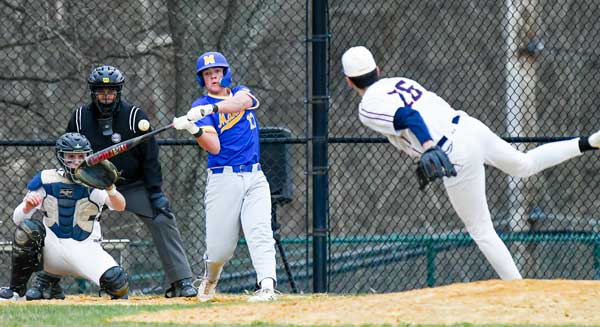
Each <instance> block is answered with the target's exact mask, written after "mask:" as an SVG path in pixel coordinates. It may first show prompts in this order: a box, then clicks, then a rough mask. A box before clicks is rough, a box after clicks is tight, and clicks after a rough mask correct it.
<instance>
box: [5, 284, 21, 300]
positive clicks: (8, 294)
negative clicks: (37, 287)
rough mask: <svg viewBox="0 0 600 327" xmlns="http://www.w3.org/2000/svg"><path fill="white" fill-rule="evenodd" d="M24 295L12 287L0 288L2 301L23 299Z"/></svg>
mask: <svg viewBox="0 0 600 327" xmlns="http://www.w3.org/2000/svg"><path fill="white" fill-rule="evenodd" d="M23 300H25V297H24V296H19V293H17V292H15V291H13V290H12V289H11V288H10V287H2V288H0V301H23Z"/></svg>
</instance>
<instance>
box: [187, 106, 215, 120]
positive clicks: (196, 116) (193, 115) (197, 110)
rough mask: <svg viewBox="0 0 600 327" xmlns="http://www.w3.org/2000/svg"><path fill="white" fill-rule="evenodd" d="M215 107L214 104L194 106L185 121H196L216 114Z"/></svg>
mask: <svg viewBox="0 0 600 327" xmlns="http://www.w3.org/2000/svg"><path fill="white" fill-rule="evenodd" d="M216 108H217V106H216V105H214V104H203V105H200V106H195V107H193V108H192V109H190V111H188V113H187V119H189V120H191V121H197V120H200V119H202V118H203V117H205V116H207V115H210V114H212V113H213V112H217V109H216Z"/></svg>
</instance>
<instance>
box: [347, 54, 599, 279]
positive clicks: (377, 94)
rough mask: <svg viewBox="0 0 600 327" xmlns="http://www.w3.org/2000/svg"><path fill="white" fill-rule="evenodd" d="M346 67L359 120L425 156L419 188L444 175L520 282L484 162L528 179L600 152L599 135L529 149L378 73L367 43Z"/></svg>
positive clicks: (495, 261) (492, 257)
mask: <svg viewBox="0 0 600 327" xmlns="http://www.w3.org/2000/svg"><path fill="white" fill-rule="evenodd" d="M342 65H343V68H344V75H346V81H347V83H348V85H349V86H350V87H352V88H353V89H354V90H355V91H356V92H357V93H358V94H359V95H360V96H361V97H362V99H361V102H360V105H359V109H358V115H359V118H360V121H361V122H362V123H363V124H364V125H366V126H368V127H369V128H371V129H373V130H375V131H377V132H380V133H382V134H383V135H385V136H386V137H387V138H388V140H389V141H390V143H391V144H393V145H394V146H395V147H396V148H398V149H399V150H401V151H403V152H405V153H407V154H408V155H410V156H412V157H415V158H419V163H418V168H417V176H418V179H419V183H420V185H421V189H425V187H426V186H427V184H428V183H430V182H432V181H435V180H436V179H441V180H442V181H443V183H444V187H445V188H446V192H447V193H448V197H449V198H450V202H451V203H452V206H453V207H454V210H456V213H458V216H459V217H460V219H461V220H462V221H463V223H464V224H465V226H466V227H467V231H468V232H469V234H470V235H471V237H472V238H473V240H474V241H475V243H477V246H478V247H479V249H480V250H481V252H483V254H484V255H485V257H486V259H487V260H488V261H489V262H490V264H491V265H492V266H493V267H494V270H496V272H497V273H498V275H499V276H500V278H502V279H504V280H510V279H521V274H520V273H519V270H518V269H517V266H516V265H515V262H514V260H513V258H512V257H511V255H510V252H509V251H508V248H507V247H506V245H505V244H504V243H503V242H502V240H501V239H500V237H498V234H496V231H495V230H494V226H493V224H492V218H491V214H490V211H489V209H488V205H487V201H486V197H485V168H484V165H491V166H494V167H496V168H498V169H500V170H502V171H503V172H505V173H507V174H510V175H512V176H517V177H528V176H531V175H533V174H535V173H538V172H540V171H542V170H544V169H546V168H548V167H552V166H554V165H557V164H559V163H561V162H564V161H565V160H568V159H571V158H575V157H577V156H580V155H581V154H582V153H583V152H584V151H590V150H597V149H598V148H600V132H596V133H594V134H592V135H591V136H589V137H579V138H574V139H571V140H566V141H560V142H552V143H548V144H544V145H541V146H539V147H537V148H535V149H533V150H531V151H529V152H527V153H523V152H520V151H518V150H517V149H515V148H513V147H512V146H510V144H508V143H507V142H505V141H504V140H502V139H501V138H500V137H498V136H497V135H496V134H494V133H493V132H492V131H491V130H490V129H489V128H488V127H487V126H485V125H484V124H483V123H482V122H481V121H479V120H477V119H476V118H473V117H471V116H469V115H467V114H466V113H465V112H463V111H457V110H454V109H453V108H452V107H451V106H450V105H449V104H448V103H447V102H446V101H444V100H443V99H442V98H440V97H439V96H437V95H436V94H435V93H433V92H431V91H428V90H426V89H425V88H423V87H422V86H421V85H420V84H419V83H417V82H416V81H413V80H411V79H408V78H405V77H392V78H379V68H378V67H377V65H376V64H375V59H374V58H373V55H372V54H371V52H370V51H369V50H368V49H367V48H365V47H362V46H359V47H353V48H350V49H348V50H347V51H346V52H345V53H344V55H343V56H342Z"/></svg>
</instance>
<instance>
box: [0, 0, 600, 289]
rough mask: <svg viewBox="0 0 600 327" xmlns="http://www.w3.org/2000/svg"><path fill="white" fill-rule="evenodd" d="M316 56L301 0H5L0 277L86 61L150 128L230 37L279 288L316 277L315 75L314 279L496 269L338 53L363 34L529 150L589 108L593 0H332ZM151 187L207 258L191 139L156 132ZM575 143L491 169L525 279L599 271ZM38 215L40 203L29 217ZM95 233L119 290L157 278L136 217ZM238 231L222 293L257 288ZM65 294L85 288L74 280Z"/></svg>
mask: <svg viewBox="0 0 600 327" xmlns="http://www.w3.org/2000/svg"><path fill="white" fill-rule="evenodd" d="M327 7H328V9H327V10H328V12H327V13H325V14H327V15H328V17H329V26H328V28H329V31H330V34H329V36H330V37H329V41H328V44H329V45H328V49H329V53H328V56H329V59H328V64H329V75H328V76H325V77H320V76H312V75H311V74H310V73H309V72H310V71H311V68H310V67H311V65H312V63H311V49H312V48H311V42H312V41H311V40H313V38H312V34H311V23H310V22H311V17H312V16H313V15H315V14H316V13H314V12H312V11H311V8H312V3H311V2H304V1H257V0H254V1H253V0H239V1H235V0H232V1H201V2H199V3H198V2H192V1H172V0H166V1H165V0H150V1H133V2H132V1H128V2H122V1H114V0H113V1H103V2H81V1H80V2H77V1H69V0H64V1H61V0H52V1H45V0H43V1H35V2H34V1H18V0H16V1H0V11H1V13H2V18H3V19H2V23H0V35H1V36H2V37H1V39H0V40H2V41H0V65H1V67H0V112H1V113H2V116H3V117H4V118H3V121H4V122H5V123H4V124H2V126H0V146H1V147H2V151H1V152H0V160H1V161H0V171H1V172H0V180H1V181H2V183H3V185H4V187H3V188H2V190H1V191H0V192H2V196H1V197H2V201H1V202H0V210H1V212H2V216H1V217H0V220H1V221H2V223H0V250H1V251H0V267H3V268H1V269H0V284H1V285H7V284H8V278H9V276H10V246H9V245H8V244H9V242H10V241H11V240H12V238H13V234H14V230H15V226H14V224H13V223H12V221H11V216H12V212H13V210H14V208H15V207H16V206H17V205H18V204H19V203H20V201H21V200H22V198H23V196H24V194H25V186H26V183H27V182H28V181H29V180H30V178H31V177H32V176H33V175H34V174H35V172H36V171H38V170H41V169H46V168H52V167H55V166H56V165H57V162H56V160H55V156H54V149H53V144H54V140H55V139H56V138H57V137H58V136H59V135H61V134H62V133H63V132H64V130H65V128H66V124H67V122H68V119H69V117H70V115H71V113H72V111H73V110H74V109H75V108H77V107H79V106H80V105H82V104H85V103H87V102H89V101H90V96H89V90H88V89H87V84H86V81H85V79H86V77H87V75H88V73H89V71H90V70H91V69H92V68H93V67H95V66H97V65H100V64H109V65H113V66H116V67H118V68H119V69H120V70H121V71H122V72H123V73H124V75H125V77H126V81H125V86H124V91H123V98H125V99H127V100H128V101H131V102H133V103H134V104H136V105H138V106H140V107H141V108H142V109H143V110H144V111H145V112H146V113H147V114H148V115H149V117H150V121H151V123H152V125H153V127H155V128H157V127H160V126H163V125H166V124H168V123H170V121H171V119H172V118H173V117H175V116H180V115H182V114H184V113H185V112H187V110H188V109H189V106H190V104H191V102H192V101H193V100H194V99H195V98H196V97H197V96H198V95H200V94H201V90H200V89H199V88H198V86H197V84H196V81H195V78H194V68H195V61H196V58H197V56H198V55H199V54H201V53H202V52H205V51H210V50H216V51H220V52H222V53H224V54H225V56H226V57H227V59H228V61H229V63H230V65H231V70H232V74H233V80H234V83H243V84H245V85H248V86H249V87H250V88H251V89H252V90H253V91H254V92H255V93H256V95H257V97H258V98H259V100H260V101H261V107H260V108H259V109H258V110H257V117H258V120H259V122H260V124H261V129H262V131H261V138H262V140H261V156H262V159H261V162H262V164H263V166H264V167H265V173H266V175H267V178H268V179H269V182H270V184H271V188H272V194H273V214H272V217H273V226H274V227H277V228H275V235H276V237H277V238H278V239H279V240H280V241H279V242H278V243H277V244H278V256H277V260H278V278H279V288H280V289H281V290H282V291H283V292H293V291H299V292H310V291H311V290H312V271H313V270H312V264H313V263H312V252H313V249H312V248H311V245H312V242H311V240H312V230H311V226H312V222H313V218H314V217H313V212H312V205H311V201H312V198H311V196H312V194H313V191H314V190H313V189H312V187H311V179H310V177H311V174H312V169H311V168H312V167H311V162H312V161H311V159H312V158H313V156H314V153H312V151H311V147H310V144H311V138H310V135H312V134H311V133H312V132H313V126H312V125H311V119H312V115H313V113H312V111H311V108H312V107H311V103H312V102H311V99H312V98H311V94H310V91H309V90H310V85H311V83H312V79H313V78H327V80H328V83H329V84H328V88H329V94H330V98H329V132H328V135H329V137H328V141H329V146H328V158H329V169H328V181H329V195H328V204H329V208H328V211H329V217H328V218H329V234H328V241H329V242H328V250H329V251H328V256H329V257H328V259H329V260H328V289H329V291H331V292H343V293H347V292H361V293H364V292H372V291H376V292H390V291H399V290H405V289H411V288H418V287H426V286H435V285H444V284H448V283H452V282H458V281H472V280H480V279H489V278H497V277H496V275H495V273H494V271H493V270H492V268H491V267H490V266H489V264H488V263H487V261H486V260H485V258H484V257H483V255H482V254H481V253H480V252H479V250H478V249H477V247H476V245H474V243H473V242H472V240H471V239H470V237H469V236H468V235H467V234H466V231H465V229H464V226H463V225H462V223H461V221H460V220H459V218H458V217H457V216H456V214H455V213H454V211H453V209H452V207H451V206H450V204H449V201H448V198H447V196H446V194H445V193H444V191H443V189H442V187H441V185H438V184H436V185H434V186H433V187H430V188H429V189H428V192H426V193H423V192H419V191H418V187H417V179H416V176H415V175H414V163H413V162H412V160H410V159H408V157H406V156H404V155H402V154H400V153H399V152H398V151H397V150H395V148H394V147H393V146H391V145H390V144H388V143H387V142H386V141H385V140H384V139H382V138H381V137H380V136H379V135H377V134H375V133H373V132H371V131H370V130H367V129H366V128H365V127H363V126H362V125H361V124H360V122H359V120H358V117H357V105H358V102H359V99H358V98H357V97H356V96H355V94H354V93H353V92H352V90H350V89H349V88H348V87H347V85H346V84H345V81H344V79H343V76H342V72H341V63H340V57H341V54H342V53H343V51H345V50H346V49H347V48H348V47H350V46H354V45H365V46H367V47H369V48H370V49H371V50H372V51H373V53H374V55H375V58H376V60H377V61H378V63H379V65H380V68H381V69H382V72H383V75H384V76H395V75H400V76H407V77H410V78H412V79H415V80H417V81H419V82H420V83H421V84H423V85H424V86H425V87H426V88H428V89H430V90H432V91H434V92H436V93H438V94H439V95H440V96H442V97H443V98H445V99H446V100H447V101H448V102H449V103H450V104H452V105H453V107H454V108H456V109H459V110H465V111H466V112H468V113H469V114H470V115H472V116H475V117H477V118H479V119H480V120H482V121H483V122H484V123H486V124H487V125H488V126H490V128H491V129H492V130H493V131H495V132H496V133H497V134H498V135H500V136H502V137H504V138H506V139H508V140H509V141H511V142H513V143H514V146H515V147H517V148H519V149H520V150H524V151H525V150H527V149H531V148H533V147H535V146H536V145H539V144H540V143H543V142H548V141H554V140H559V139H564V138H570V137H577V136H580V135H587V134H590V133H591V132H594V131H595V130H596V129H597V128H598V126H600V124H599V119H598V115H597V113H596V108H595V104H596V103H598V100H599V99H598V95H599V92H598V85H599V83H598V76H599V74H598V71H599V67H600V65H598V56H599V54H600V50H598V49H600V47H597V46H596V45H598V43H599V42H600V38H598V37H597V35H600V33H598V31H599V28H600V26H599V23H598V22H597V19H596V17H598V14H599V7H598V4H597V3H596V2H594V1H590V0H588V1H578V2H574V1H567V2H564V1H563V2H556V1H533V0H532V1H505V2H498V1H495V2H494V1H484V2H481V1H445V2H441V1H421V2H419V3H408V2H397V1H370V2H364V1H360V2H359V1H354V0H352V1H329V3H328V6H327ZM159 143H160V145H161V147H160V149H161V164H162V171H163V175H164V176H163V177H164V185H163V189H164V191H165V193H166V194H167V196H168V197H169V199H170V200H171V205H172V208H173V211H174V213H175V214H176V216H177V221H178V225H179V229H180V231H181V233H182V238H183V240H184V246H185V249H186V252H187V256H188V260H189V261H190V264H191V267H192V270H193V272H194V273H195V274H201V273H202V271H203V262H202V254H203V252H204V237H205V235H204V201H203V196H204V187H205V178H206V154H205V153H204V152H203V151H201V150H200V149H199V148H198V147H197V145H196V144H195V142H194V141H193V140H191V138H190V137H189V135H187V134H186V133H183V132H176V131H167V132H164V133H163V134H160V136H159ZM596 155H597V154H595V153H592V154H586V155H584V156H582V157H579V158H577V159H574V160H571V161H569V162H567V163H565V164H562V165H561V166H558V167H555V168H552V169H548V170H547V171H544V172H543V173H541V174H538V175H536V176H534V177H531V178H528V179H518V178H510V177H506V176H505V175H503V174H501V173H500V172H499V171H497V170H494V169H488V171H487V176H486V178H487V190H488V194H487V195H488V199H489V205H490V210H491V212H492V215H493V220H494V224H495V226H496V229H497V231H498V232H499V234H500V235H501V237H502V238H503V239H504V240H505V242H507V244H508V246H509V249H510V251H511V253H512V254H513V256H514V258H515V260H516V261H517V265H518V266H519V268H520V270H521V272H522V274H523V275H524V277H526V278H573V279H595V278H597V275H598V274H599V273H600V271H599V269H600V265H599V264H600V261H599V257H600V248H599V244H600V243H598V237H597V230H598V218H597V216H598V215H597V212H598V207H599V206H600V200H598V199H597V197H596V196H595V194H594V192H593V190H594V189H595V186H596V185H597V184H598V182H600V177H598V175H597V174H596V172H597V171H598V170H599V169H600V163H599V162H598V160H596V158H597V157H596ZM37 218H39V217H37ZM102 225H103V234H104V238H105V240H106V244H105V248H106V249H107V250H108V251H109V252H110V253H111V254H113V256H114V257H115V258H116V259H117V261H119V262H120V263H121V264H122V265H123V266H124V267H125V268H126V269H127V271H128V273H129V275H130V285H131V288H132V291H133V292H134V293H138V294H139V293H143V294H154V293H162V292H164V287H165V286H166V285H165V281H164V273H163V271H162V265H161V263H160V260H159V259H158V255H157V253H156V249H155V247H154V244H153V243H152V238H151V236H150V235H149V232H148V230H147V228H146V227H145V226H144V224H143V223H142V222H141V220H140V219H138V218H137V217H135V216H133V215H130V214H127V213H125V214H119V213H108V214H107V213H104V214H103V217H102ZM254 282H255V275H254V271H253V268H252V266H251V263H250V259H249V255H248V253H247V249H246V246H245V244H244V240H243V239H242V240H241V241H240V246H238V248H237V250H236V253H235V256H234V258H233V259H232V260H231V261H230V263H229V264H228V265H227V266H226V267H225V270H224V273H223V278H222V282H221V283H220V285H219V288H220V290H221V291H224V292H241V291H244V290H252V289H253V287H254ZM63 286H65V288H66V291H67V292H68V293H70V294H73V293H77V292H83V293H90V292H96V291H97V288H96V287H95V286H93V285H90V284H89V283H86V282H84V281H81V280H77V279H72V278H67V279H65V280H64V282H63Z"/></svg>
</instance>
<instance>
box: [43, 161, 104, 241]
mask: <svg viewBox="0 0 600 327" xmlns="http://www.w3.org/2000/svg"><path fill="white" fill-rule="evenodd" d="M41 177H42V178H41V180H42V187H43V188H44V190H45V191H46V197H45V198H44V202H43V204H42V208H41V209H42V210H43V212H44V223H45V224H46V226H48V228H50V230H52V231H53V232H54V234H56V236H57V237H58V238H72V239H74V240H77V241H83V240H85V239H86V238H88V236H90V234H91V233H92V230H93V228H94V222H95V221H96V219H97V218H98V217H99V216H100V213H101V210H100V206H98V205H97V204H96V203H94V202H92V201H91V200H90V189H89V188H87V187H85V186H82V185H79V184H74V183H71V182H70V181H69V180H68V179H67V178H65V177H63V176H61V175H59V174H58V173H57V171H56V170H54V169H52V170H44V171H42V174H41Z"/></svg>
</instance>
